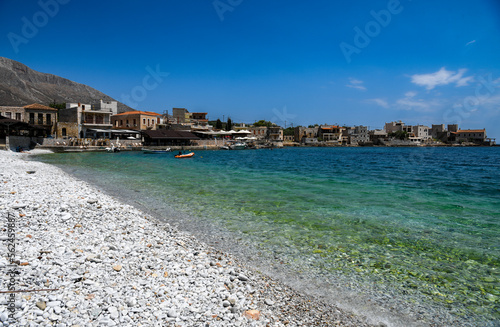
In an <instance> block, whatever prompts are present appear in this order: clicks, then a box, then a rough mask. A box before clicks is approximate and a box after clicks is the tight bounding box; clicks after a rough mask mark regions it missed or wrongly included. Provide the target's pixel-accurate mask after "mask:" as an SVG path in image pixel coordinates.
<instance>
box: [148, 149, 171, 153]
mask: <svg viewBox="0 0 500 327" xmlns="http://www.w3.org/2000/svg"><path fill="white" fill-rule="evenodd" d="M142 152H143V153H144V154H161V153H169V152H172V149H171V148H166V149H165V150H150V149H142Z"/></svg>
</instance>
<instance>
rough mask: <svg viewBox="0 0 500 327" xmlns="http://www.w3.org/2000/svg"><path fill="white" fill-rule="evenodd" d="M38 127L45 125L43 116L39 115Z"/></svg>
mask: <svg viewBox="0 0 500 327" xmlns="http://www.w3.org/2000/svg"><path fill="white" fill-rule="evenodd" d="M38 125H43V114H38Z"/></svg>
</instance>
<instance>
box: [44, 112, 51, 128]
mask: <svg viewBox="0 0 500 327" xmlns="http://www.w3.org/2000/svg"><path fill="white" fill-rule="evenodd" d="M45 119H46V121H47V125H52V116H51V115H50V114H47V116H46V118H45Z"/></svg>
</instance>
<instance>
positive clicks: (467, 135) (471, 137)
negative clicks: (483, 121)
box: [456, 129, 486, 144]
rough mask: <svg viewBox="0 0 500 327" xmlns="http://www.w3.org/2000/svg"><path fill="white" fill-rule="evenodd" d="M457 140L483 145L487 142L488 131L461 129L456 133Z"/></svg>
mask: <svg viewBox="0 0 500 327" xmlns="http://www.w3.org/2000/svg"><path fill="white" fill-rule="evenodd" d="M456 140H457V141H458V142H473V143H478V144H482V143H484V141H485V140H486V129H459V130H458V131H457V132H456Z"/></svg>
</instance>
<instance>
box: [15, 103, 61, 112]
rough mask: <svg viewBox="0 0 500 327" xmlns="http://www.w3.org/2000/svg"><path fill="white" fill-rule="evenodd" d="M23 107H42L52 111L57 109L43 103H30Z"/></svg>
mask: <svg viewBox="0 0 500 327" xmlns="http://www.w3.org/2000/svg"><path fill="white" fill-rule="evenodd" d="M23 108H24V109H42V110H54V111H57V109H54V108H51V107H47V106H44V105H43V104H39V103H33V104H30V105H27V106H24V107H23Z"/></svg>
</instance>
